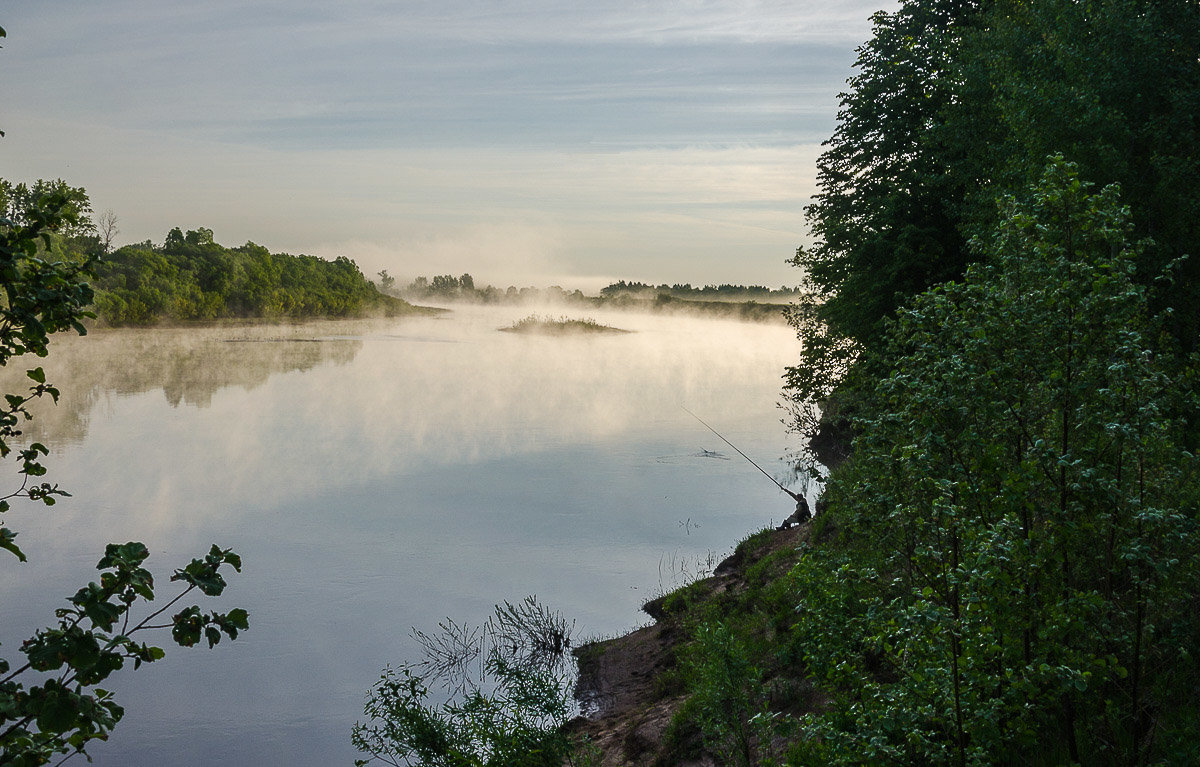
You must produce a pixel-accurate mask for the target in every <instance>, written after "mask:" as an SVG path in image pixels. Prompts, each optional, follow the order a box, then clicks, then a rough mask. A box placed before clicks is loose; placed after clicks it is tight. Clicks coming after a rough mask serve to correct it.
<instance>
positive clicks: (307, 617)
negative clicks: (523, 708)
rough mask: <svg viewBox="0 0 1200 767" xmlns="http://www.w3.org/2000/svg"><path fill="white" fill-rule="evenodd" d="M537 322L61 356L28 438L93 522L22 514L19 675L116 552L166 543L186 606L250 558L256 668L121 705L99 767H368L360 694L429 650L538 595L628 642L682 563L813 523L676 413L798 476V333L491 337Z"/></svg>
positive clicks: (130, 698) (14, 520)
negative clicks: (788, 382)
mask: <svg viewBox="0 0 1200 767" xmlns="http://www.w3.org/2000/svg"><path fill="white" fill-rule="evenodd" d="M526 314H528V310H522V309H520V308H504V309H496V308H490V309H482V308H463V309H459V310H458V311H455V312H454V313H453V314H450V315H447V316H445V317H443V318H439V319H412V320H402V321H401V320H397V321H377V322H361V323H320V324H310V325H302V326H283V327H236V328H224V329H215V330H214V329H207V330H196V329H189V330H150V331H122V332H119V333H113V332H108V333H95V334H93V335H91V336H88V337H87V338H83V339H66V338H64V339H62V340H61V341H60V342H58V345H57V348H56V349H55V351H54V352H52V354H51V357H50V358H49V359H48V360H46V361H45V364H44V367H45V368H46V370H47V372H48V374H49V376H50V379H51V381H52V382H54V383H56V384H57V385H58V386H59V387H60V388H61V389H62V390H63V399H62V402H61V403H60V405H59V406H58V407H57V408H55V409H53V410H52V411H50V412H47V413H45V414H44V415H43V416H42V417H41V418H40V420H39V421H37V422H35V425H34V428H33V429H31V430H30V432H29V434H30V436H31V437H32V438H36V439H40V440H43V441H46V442H47V443H48V444H50V445H51V447H52V455H51V458H50V460H49V461H48V466H49V468H50V471H51V474H50V479H51V480H52V481H54V482H57V483H59V484H61V485H62V486H63V487H64V488H65V489H67V490H69V491H71V492H72V493H74V497H72V498H70V499H66V500H65V501H63V502H60V503H59V505H57V506H55V507H54V508H53V509H40V508H39V509H28V508H18V509H15V510H14V511H12V512H10V513H9V515H8V517H9V519H8V524H9V525H11V526H12V527H13V528H14V529H16V530H18V531H20V532H21V543H22V545H23V546H24V548H25V551H26V552H27V553H28V554H29V556H30V560H31V561H30V562H29V563H28V564H25V565H20V564H18V563H17V562H16V560H15V559H14V558H13V557H3V558H0V598H2V600H3V602H2V604H3V615H4V620H3V622H2V623H0V642H2V643H3V646H4V648H5V650H6V654H8V655H12V654H14V653H15V651H16V648H17V646H18V645H19V644H20V641H21V640H22V639H23V638H25V637H27V636H29V635H30V634H31V633H32V631H33V630H34V629H36V628H37V627H38V626H40V625H45V624H46V622H47V621H48V620H49V619H50V616H51V614H52V610H53V608H54V607H55V606H56V605H57V604H58V600H59V599H61V598H63V597H65V596H67V595H68V594H70V593H73V592H74V590H75V589H76V588H78V587H79V586H80V585H82V583H84V582H85V581H86V580H88V579H91V578H92V577H93V576H94V574H95V571H94V570H93V569H92V568H93V567H94V565H95V562H96V560H97V559H99V556H100V554H101V553H102V550H103V544H104V543H105V542H108V541H125V540H142V541H145V542H146V544H147V545H148V546H149V547H150V550H151V552H152V557H151V560H150V565H151V569H152V570H153V571H154V572H155V573H156V574H158V575H159V580H160V583H159V588H160V594H163V595H165V594H168V593H174V592H173V591H171V590H170V589H169V586H168V584H167V583H166V576H167V575H168V574H169V572H170V571H171V570H172V569H173V568H175V567H177V566H178V565H180V564H182V563H183V562H185V561H186V560H187V559H190V558H191V557H192V556H195V555H197V554H199V553H202V552H203V551H205V550H207V547H208V545H209V544H210V543H218V544H219V545H221V546H224V547H229V548H233V549H234V550H235V551H237V552H238V553H239V554H241V555H242V557H243V559H244V561H245V565H246V566H245V570H244V572H243V574H242V575H240V576H235V577H234V578H233V580H232V585H231V588H230V589H229V591H228V592H227V596H226V597H224V598H223V599H222V600H220V602H219V603H213V604H212V607H217V606H221V607H223V608H225V609H228V608H230V607H234V606H242V607H245V608H246V609H248V610H249V611H250V616H251V618H250V619H251V630H250V631H249V632H248V633H247V634H245V635H244V636H243V637H242V638H240V639H238V641H237V642H235V643H232V644H227V643H222V644H221V645H219V646H218V647H217V648H216V649H215V650H212V651H207V650H192V651H185V650H182V649H179V648H176V649H175V650H171V649H170V648H168V654H167V658H166V660H165V661H164V662H162V663H157V664H154V665H153V666H151V667H150V668H147V669H143V670H141V671H138V672H136V673H126V674H124V675H118V676H117V677H115V681H112V680H110V684H109V685H107V686H108V687H109V688H111V689H115V690H116V691H117V693H118V700H119V701H120V702H121V703H122V704H123V705H125V706H126V709H127V714H126V720H125V721H124V722H122V723H121V724H120V725H119V726H118V728H117V730H116V732H115V736H114V739H113V742H112V743H108V744H97V745H96V746H95V747H94V748H93V749H92V751H93V754H94V756H95V757H96V764H98V765H100V766H101V767H106V766H112V765H128V766H129V767H142V766H145V767H149V766H150V765H161V764H173V765H206V766H207V765H212V764H223V765H240V764H245V765H250V764H255V765H263V764H265V765H301V766H302V765H312V766H313V767H316V766H317V765H322V766H324V765H333V764H350V763H351V762H352V761H353V758H354V751H353V749H352V748H351V747H350V745H349V731H350V726H351V724H352V723H353V722H354V721H355V720H356V718H357V717H358V716H359V715H360V713H361V706H362V702H363V695H364V693H365V691H366V690H367V688H368V687H369V686H370V685H371V683H372V682H373V681H374V680H375V678H376V677H377V674H378V672H379V671H380V670H381V669H382V667H383V666H384V665H385V664H388V663H399V662H403V661H405V660H412V659H415V648H414V643H413V641H412V640H411V638H410V637H409V627H410V626H414V625H416V626H420V627H423V628H427V629H432V628H435V627H436V625H437V622H438V621H439V620H441V619H442V618H444V617H446V616H450V617H453V618H454V619H456V620H460V621H468V622H478V621H481V620H482V619H483V618H485V617H486V615H487V614H488V613H489V612H490V609H491V606H492V605H493V604H494V603H495V602H497V601H499V600H505V599H507V600H513V601H515V600H518V599H521V598H522V597H524V596H525V595H526V594H536V595H537V596H538V597H539V599H541V600H542V601H543V602H545V603H546V604H548V605H551V606H553V607H556V608H558V609H560V610H562V611H563V612H564V613H565V614H566V615H567V616H568V617H570V618H574V619H575V620H576V621H577V622H578V627H579V633H580V634H581V635H583V636H585V637H586V636H588V635H597V634H613V633H616V632H619V631H621V630H624V629H626V628H629V627H631V626H633V625H635V624H637V623H639V622H641V621H643V620H645V616H644V615H642V614H640V613H639V612H638V607H639V605H640V604H641V603H642V602H643V601H645V600H646V599H649V598H651V597H652V596H655V595H656V594H657V593H658V592H659V591H660V590H661V589H663V588H669V587H671V586H673V585H677V584H676V579H677V577H678V575H677V572H678V570H679V568H680V567H681V566H687V567H689V568H690V569H695V568H696V560H697V559H698V558H703V557H706V556H707V555H708V554H709V553H710V552H711V553H713V554H714V555H716V556H718V557H720V556H724V554H726V553H727V552H728V550H729V548H730V547H731V546H732V545H733V544H734V543H736V541H737V540H738V539H740V538H741V537H744V536H745V535H747V534H748V533H750V532H753V531H755V530H757V529H760V528H761V527H763V526H765V525H767V524H771V523H778V521H779V520H780V519H782V518H783V517H784V516H786V515H787V514H788V513H789V512H790V511H791V503H790V502H789V499H788V498H787V497H786V496H784V495H783V494H782V493H781V492H780V491H779V490H778V489H777V488H775V487H773V486H772V485H771V484H770V483H769V482H767V480H766V479H765V478H764V477H763V476H762V475H760V474H758V472H756V471H755V470H754V468H753V467H751V466H750V465H749V464H747V463H746V462H744V461H743V460H742V459H741V458H740V457H738V456H737V455H736V454H734V453H733V452H732V451H731V450H729V449H728V448H727V447H726V446H725V445H723V444H721V443H720V441H719V440H718V439H717V438H716V437H715V436H713V435H712V434H711V433H710V432H708V431H707V430H706V429H704V427H703V426H701V425H700V424H699V423H697V422H696V421H695V420H693V419H692V418H691V416H689V415H688V414H687V413H685V412H684V411H683V409H682V408H681V407H680V406H681V405H683V406H686V407H688V408H689V409H691V410H693V411H694V412H696V413H698V414H700V415H701V416H703V417H704V418H705V420H707V421H708V422H709V423H711V424H712V425H713V426H715V427H716V428H717V429H719V430H721V432H722V433H723V434H724V435H725V436H726V437H727V438H729V439H730V440H731V441H733V442H734V444H736V445H738V447H740V448H741V449H742V450H743V451H745V452H746V453H748V454H749V455H750V456H752V457H754V458H755V459H756V460H758V461H759V463H761V464H763V465H764V466H766V467H767V468H768V470H775V471H777V473H778V474H779V476H782V475H783V465H782V463H779V462H778V458H779V457H780V456H782V455H783V454H784V453H785V451H786V450H787V449H788V447H789V441H788V437H787V435H785V433H784V429H783V427H782V425H781V424H780V422H779V419H780V417H781V415H782V413H781V411H779V410H778V409H777V407H776V404H777V402H778V400H779V386H780V375H781V373H782V371H783V367H784V366H785V365H786V364H788V363H790V362H791V361H793V360H794V359H795V357H796V352H797V342H796V340H795V338H794V336H793V335H792V333H791V331H790V330H789V329H788V328H786V327H785V326H783V325H760V324H742V323H737V322H729V321H719V320H698V319H687V318H679V317H663V316H646V315H636V314H624V313H614V314H607V313H602V312H601V313H590V314H589V316H593V317H595V318H596V319H597V320H598V321H600V322H604V323H607V324H611V325H614V326H618V327H622V328H627V329H630V330H635V331H637V332H636V333H632V334H628V335H608V336H587V337H531V336H523V335H516V334H510V333H499V332H496V328H498V327H501V326H505V325H508V324H510V323H511V322H513V321H514V320H516V319H519V318H520V317H522V316H524V315H526ZM289 339H290V340H289ZM14 372H15V371H5V373H6V375H8V376H10V378H8V379H7V380H9V381H11V380H12V379H11V375H12V374H13V373H14ZM13 386H14V384H12V383H8V384H6V387H5V388H4V389H3V390H4V391H14V390H15V389H14V388H13ZM702 450H712V451H719V452H721V453H722V454H724V455H725V456H728V457H729V458H730V459H731V460H720V459H714V458H706V457H702V456H700V455H698V454H699V453H700V452H701V451H702ZM60 535H61V537H57V536H60ZM210 609H211V608H210Z"/></svg>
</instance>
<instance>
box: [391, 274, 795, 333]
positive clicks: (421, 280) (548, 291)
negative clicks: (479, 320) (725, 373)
mask: <svg viewBox="0 0 1200 767" xmlns="http://www.w3.org/2000/svg"><path fill="white" fill-rule="evenodd" d="M377 285H378V286H379V289H380V290H381V291H382V292H384V293H387V294H389V295H396V296H399V297H401V298H403V299H405V300H406V301H410V302H417V301H420V302H422V303H427V302H433V303H438V304H455V303H465V304H486V305H513V306H521V305H544V304H551V305H561V306H566V307H571V308H576V307H577V308H580V309H583V310H595V309H617V310H621V311H635V312H646V313H658V314H673V313H679V314H689V315H693V316H700V317H711V318H720V319H733V320H741V321H744V322H776V323H784V322H787V316H788V311H789V307H790V305H791V301H792V300H793V299H795V298H796V297H797V296H798V295H799V294H798V293H797V291H795V290H792V289H790V288H779V289H771V288H766V287H763V286H760V285H748V286H747V285H705V286H703V287H699V288H697V287H693V286H692V285H690V284H674V285H668V284H666V283H664V284H661V285H657V286H655V285H648V284H646V283H642V282H627V281H625V280H621V281H618V282H615V283H612V284H610V285H607V286H606V287H603V288H601V289H600V292H599V295H595V296H588V295H584V293H583V291H581V290H573V291H568V290H564V289H563V288H561V287H559V286H558V285H551V286H550V287H548V288H535V287H523V288H517V287H516V286H512V285H510V286H509V287H508V288H506V289H503V290H502V289H500V288H497V287H496V286H494V285H486V286H483V287H477V286H476V285H475V280H474V278H473V277H472V276H471V275H470V274H463V275H461V276H459V277H454V276H453V275H448V274H446V275H437V276H435V277H433V278H432V279H430V278H427V277H417V278H416V279H415V280H413V281H412V282H411V283H409V284H408V285H407V286H405V287H399V286H397V284H396V280H395V278H394V277H392V276H390V275H389V274H388V273H387V271H386V270H385V271H382V272H380V273H379V281H378V282H377Z"/></svg>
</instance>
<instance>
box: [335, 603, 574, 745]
mask: <svg viewBox="0 0 1200 767" xmlns="http://www.w3.org/2000/svg"><path fill="white" fill-rule="evenodd" d="M440 628H441V633H439V634H433V635H430V634H425V633H423V632H421V631H418V630H414V631H413V635H414V637H416V639H417V640H418V641H419V642H420V643H421V644H422V646H423V647H424V650H425V658H424V660H423V661H421V662H420V663H416V664H405V665H403V666H401V667H399V668H398V669H393V668H390V667H389V668H387V669H385V670H384V671H383V674H382V675H381V676H380V679H379V681H378V682H376V684H375V686H374V687H373V688H372V689H371V691H370V693H369V694H368V696H367V703H366V706H365V707H364V708H363V713H364V714H365V715H366V717H367V719H368V722H367V723H365V724H364V723H359V724H356V725H355V726H354V730H353V732H352V734H351V740H352V742H353V743H354V746H355V748H357V749H358V750H359V751H362V752H364V753H366V754H368V755H369V756H370V758H369V759H365V760H359V761H358V762H356V763H357V764H359V765H366V764H370V763H371V762H372V761H380V762H383V763H385V764H391V765H396V766H397V767H401V766H402V765H413V766H414V767H415V766H416V765H423V766H425V767H562V765H563V764H581V765H582V764H589V763H590V762H589V761H588V759H590V757H591V754H590V752H589V751H588V749H587V748H586V746H585V745H582V746H581V744H577V743H575V742H574V741H573V740H572V739H571V738H570V737H569V736H567V735H566V734H564V733H563V732H562V726H563V725H564V724H566V721H567V717H568V715H569V713H570V711H571V690H572V685H571V679H570V675H569V674H568V673H567V671H568V669H567V667H566V661H567V651H568V650H569V649H570V645H571V637H570V634H571V632H570V626H568V625H567V623H566V622H565V621H564V620H563V619H562V617H561V616H559V615H558V614H557V613H553V612H551V611H549V610H547V609H546V608H545V607H543V606H542V605H540V604H538V603H537V602H536V601H535V600H534V599H533V598H532V597H528V598H526V599H525V600H524V601H522V602H520V603H518V604H516V605H513V604H511V603H507V602H506V603H504V604H503V605H497V606H496V610H495V613H494V614H493V616H492V618H491V619H490V620H489V621H488V622H487V624H485V625H484V626H482V627H478V628H472V627H468V626H463V625H461V624H458V623H455V622H453V621H450V620H447V621H446V622H445V623H443V624H442V625H441V626H440ZM437 682H440V683H442V684H443V685H444V689H445V691H446V693H447V694H446V695H443V696H439V695H437V694H436V693H432V691H431V685H433V684H434V683H437ZM431 697H432V698H434V700H431ZM439 697H441V698H443V699H444V702H441V703H437V702H435V700H436V699H437V698H439Z"/></svg>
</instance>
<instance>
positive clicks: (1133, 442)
mask: <svg viewBox="0 0 1200 767" xmlns="http://www.w3.org/2000/svg"><path fill="white" fill-rule="evenodd" d="M1128 215H1129V214H1128V211H1127V209H1124V208H1122V206H1121V205H1120V204H1119V202H1118V200H1117V192H1116V188H1115V187H1109V188H1107V189H1105V190H1104V191H1103V192H1101V193H1099V194H1095V195H1093V194H1090V193H1088V191H1087V188H1086V185H1084V184H1083V183H1082V182H1081V181H1080V179H1079V177H1078V171H1077V169H1076V168H1075V167H1074V166H1071V165H1069V164H1067V163H1065V162H1063V161H1062V160H1061V159H1058V160H1056V161H1054V162H1053V163H1052V164H1051V165H1050V166H1049V167H1048V168H1047V169H1046V174H1045V176H1044V178H1043V179H1042V181H1041V182H1039V184H1038V186H1037V188H1036V190H1035V191H1034V192H1033V194H1032V196H1031V199H1030V200H1029V201H1028V202H1023V203H1019V202H1016V201H1013V200H1011V199H1009V200H1008V201H1007V202H1006V203H1005V206H1004V214H1003V217H1002V218H1003V223H1002V225H1001V226H1000V228H999V230H998V231H997V233H996V234H995V235H994V236H993V237H991V238H989V239H988V240H987V241H986V242H984V243H982V244H981V245H980V256H981V258H983V259H984V260H985V262H986V263H985V264H981V265H978V266H974V267H972V268H971V269H970V270H969V271H968V273H967V275H966V278H965V280H964V281H963V282H962V283H957V284H951V285H948V286H945V287H940V288H936V289H934V290H931V291H929V292H927V293H925V294H922V295H921V296H919V297H918V298H917V299H916V300H915V301H914V302H913V303H912V304H911V306H910V307H909V308H907V309H905V310H903V311H902V312H901V314H900V317H899V320H898V322H897V323H896V325H895V327H894V329H893V331H892V332H891V333H890V334H889V344H888V346H887V350H886V352H882V354H884V355H885V356H886V357H887V359H886V362H885V364H884V365H882V367H883V368H886V369H888V370H890V371H891V372H890V374H889V375H888V376H887V377H885V378H883V379H882V380H881V381H879V382H878V387H877V389H876V390H875V391H874V392H872V393H871V394H870V395H868V396H867V398H866V400H865V401H864V402H863V403H862V405H861V407H860V409H859V412H858V415H857V418H858V423H859V426H860V430H861V434H862V437H861V438H860V439H859V441H858V443H857V450H856V453H855V456H854V457H853V458H852V459H851V462H850V463H849V464H847V466H846V467H845V468H844V469H843V470H841V471H840V472H839V474H838V475H837V476H836V477H835V478H834V480H833V481H832V482H831V485H830V496H829V497H830V506H831V508H832V509H833V511H832V512H831V513H832V514H833V515H834V519H835V520H836V522H837V523H838V524H840V525H841V526H842V527H843V530H844V531H845V532H846V533H847V539H848V540H850V541H853V542H854V543H852V544H851V545H850V548H849V553H847V550H846V549H845V548H843V549H841V550H838V551H834V552H832V553H825V554H817V555H814V556H813V557H812V558H811V559H810V561H809V562H808V563H807V564H806V565H805V566H804V568H802V571H801V575H802V577H801V578H800V580H799V581H798V582H799V583H800V584H801V585H802V598H803V602H802V604H801V608H800V623H799V627H798V630H799V632H800V639H801V641H800V642H799V646H800V647H801V648H803V652H804V653H805V655H806V660H807V662H808V664H809V667H810V668H812V669H813V670H814V671H816V672H817V673H819V674H825V675H826V678H827V679H828V680H829V681H830V682H831V684H832V686H831V689H833V690H835V691H837V692H838V693H839V704H838V705H837V706H835V707H833V708H832V709H831V710H830V712H829V714H828V715H827V716H822V717H818V718H817V719H816V721H815V723H814V724H815V727H814V733H815V734H817V735H819V736H820V737H821V738H823V739H824V740H825V742H826V743H828V744H829V745H830V747H831V749H832V751H833V755H832V757H831V760H830V761H832V762H834V763H864V762H866V763H872V764H946V765H966V764H999V763H1004V764H1014V763H1028V764H1041V763H1083V764H1114V765H1115V764H1151V763H1183V762H1182V761H1180V759H1182V758H1185V755H1186V754H1188V753H1191V752H1192V750H1193V749H1194V744H1193V743H1192V736H1191V734H1190V730H1191V729H1192V726H1193V720H1192V717H1193V716H1194V715H1195V705H1194V700H1193V698H1192V695H1191V693H1189V692H1188V691H1189V690H1193V689H1194V686H1195V685H1196V684H1197V683H1200V672H1198V669H1197V663H1196V660H1195V650H1196V646H1197V642H1198V641H1200V618H1198V614H1197V612H1196V609H1195V607H1196V602H1195V599H1196V597H1195V594H1196V593H1197V592H1198V591H1200V563H1198V562H1197V561H1196V558H1195V556H1194V552H1195V550H1196V547H1197V546H1200V525H1198V522H1200V511H1198V507H1200V481H1198V480H1200V474H1198V469H1200V466H1198V465H1197V462H1196V458H1195V456H1194V455H1193V454H1192V453H1191V452H1189V451H1187V450H1186V449H1185V448H1184V446H1183V436H1184V435H1183V431H1182V427H1181V424H1180V423H1179V422H1178V421H1177V420H1176V419H1174V418H1173V417H1172V415H1171V414H1172V413H1175V412H1179V411H1180V409H1181V405H1180V400H1181V399H1185V398H1194V395H1193V394H1192V387H1190V386H1185V385H1184V386H1181V381H1182V380H1184V379H1183V378H1182V376H1183V373H1182V371H1181V366H1180V364H1179V363H1178V361H1177V360H1176V358H1175V357H1174V355H1173V354H1171V353H1169V352H1168V353H1165V354H1164V353H1162V351H1161V350H1160V349H1159V343H1158V339H1159V332H1158V328H1157V326H1156V322H1155V321H1154V320H1153V318H1151V317H1150V315H1149V313H1148V308H1147V307H1148V305H1149V302H1148V291H1147V289H1146V288H1145V287H1142V286H1141V285H1139V284H1138V282H1137V281H1135V280H1134V279H1133V276H1134V271H1135V264H1136V263H1137V261H1138V258H1139V255H1140V253H1139V250H1140V248H1139V246H1136V245H1132V244H1131V243H1130V241H1129V239H1128V238H1129V236H1130V233H1131V231H1132V227H1131V225H1130V223H1129V219H1128ZM831 625H836V626H838V627H839V631H837V632H830V631H829V627H830V626H831ZM1193 755H1194V754H1193Z"/></svg>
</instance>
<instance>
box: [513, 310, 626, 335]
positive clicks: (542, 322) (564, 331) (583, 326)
mask: <svg viewBox="0 0 1200 767" xmlns="http://www.w3.org/2000/svg"><path fill="white" fill-rule="evenodd" d="M500 330H501V331H503V332H505V333H538V334H544V335H577V334H611V333H630V332H632V331H629V330H623V329H621V328H614V327H612V326H611V325H601V324H600V323H599V322H596V321H595V320H594V319H592V318H591V317H587V318H584V319H581V320H576V319H570V318H568V317H559V318H558V319H554V318H553V317H541V316H538V315H536V314H531V315H529V316H528V317H525V318H523V319H520V320H517V321H516V322H514V323H513V324H511V325H509V326H508V327H506V328H500Z"/></svg>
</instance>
